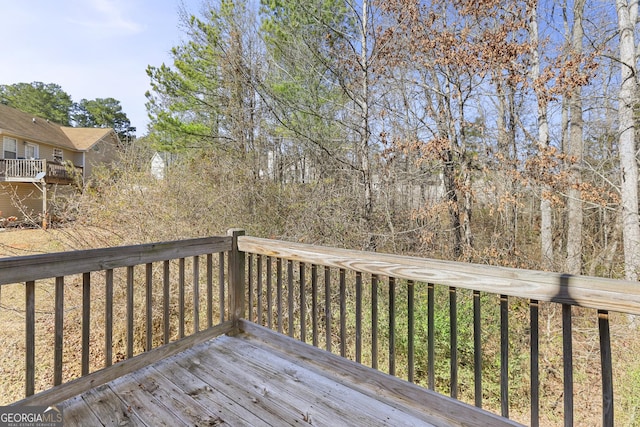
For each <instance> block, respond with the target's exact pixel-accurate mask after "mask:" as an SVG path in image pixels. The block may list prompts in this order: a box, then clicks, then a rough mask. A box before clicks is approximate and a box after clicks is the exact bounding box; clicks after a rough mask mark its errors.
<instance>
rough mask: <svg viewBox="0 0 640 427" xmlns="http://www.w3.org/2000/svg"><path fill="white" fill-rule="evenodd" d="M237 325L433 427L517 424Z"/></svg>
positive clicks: (287, 354)
mask: <svg viewBox="0 0 640 427" xmlns="http://www.w3.org/2000/svg"><path fill="white" fill-rule="evenodd" d="M240 326H241V329H242V331H243V332H244V333H245V334H246V337H247V339H249V340H250V341H251V342H253V340H256V341H259V342H260V343H262V345H265V346H269V347H270V348H271V349H272V351H273V352H274V354H276V355H278V356H280V357H282V358H284V359H287V360H295V361H296V362H298V363H299V361H300V360H304V361H305V366H306V367H308V368H309V369H311V370H316V369H317V372H322V373H324V374H325V375H331V378H332V379H333V380H335V381H337V382H339V383H341V384H345V385H347V386H349V387H351V388H357V390H358V391H359V392H361V393H363V394H367V395H369V396H371V397H373V398H374V399H379V400H382V399H386V400H385V402H387V403H389V404H391V402H395V404H396V405H399V406H398V407H400V406H401V407H402V408H403V410H405V411H406V412H408V413H410V414H412V415H414V416H418V417H422V418H423V419H425V420H426V421H427V422H430V423H433V424H435V425H452V426H457V425H478V426H480V425H491V426H495V427H499V426H520V425H521V424H518V423H517V422H515V421H512V420H508V419H505V418H502V417H500V416H498V415H496V414H492V413H490V412H487V411H485V410H483V409H479V408H476V407H474V406H471V405H468V404H466V403H463V402H460V401H457V400H455V399H451V398H449V397H446V396H442V395H440V394H438V393H435V392H433V391H431V390H428V389H424V388H422V387H419V386H417V385H415V384H412V383H409V382H407V381H404V380H402V379H400V378H396V377H394V376H390V375H387V374H384V373H382V372H380V371H376V370H373V369H371V368H368V367H366V366H364V365H361V364H359V363H356V362H353V361H351V360H348V359H344V358H341V357H339V356H337V355H335V354H332V353H329V352H326V351H322V350H320V349H317V348H315V347H313V346H309V345H306V344H304V343H302V342H300V341H297V340H294V339H291V338H289V337H286V336H283V335H278V334H274V333H273V332H272V331H269V330H268V329H266V328H263V327H260V326H259V325H256V324H254V323H250V322H246V321H242V322H241V323H240ZM285 349H286V350H285Z"/></svg>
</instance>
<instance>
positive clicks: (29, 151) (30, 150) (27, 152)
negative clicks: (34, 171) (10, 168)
mask: <svg viewBox="0 0 640 427" xmlns="http://www.w3.org/2000/svg"><path fill="white" fill-rule="evenodd" d="M39 151H40V150H39V149H38V146H37V145H36V144H31V143H29V142H27V143H25V146H24V157H25V159H32V160H35V159H37V158H38V155H39V153H38V152H39Z"/></svg>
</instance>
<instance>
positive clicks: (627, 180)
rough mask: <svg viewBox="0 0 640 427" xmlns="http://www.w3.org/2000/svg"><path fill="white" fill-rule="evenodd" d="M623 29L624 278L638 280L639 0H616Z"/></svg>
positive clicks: (620, 110) (620, 98) (620, 142)
mask: <svg viewBox="0 0 640 427" xmlns="http://www.w3.org/2000/svg"><path fill="white" fill-rule="evenodd" d="M616 8H617V10H618V29H619V31H620V72H621V79H620V81H621V83H620V92H619V94H618V104H619V105H618V131H619V136H618V145H619V150H620V168H621V172H622V176H621V181H620V185H621V195H622V225H623V236H622V239H623V248H624V264H625V278H626V279H627V280H634V281H635V280H638V267H639V266H640V221H639V219H638V163H637V161H636V156H635V154H636V153H635V152H636V141H635V134H636V126H635V120H634V115H633V109H634V107H635V105H636V102H637V101H636V93H637V91H638V83H637V80H636V56H635V38H634V27H635V23H636V19H637V16H638V2H637V0H631V2H628V1H627V0H616Z"/></svg>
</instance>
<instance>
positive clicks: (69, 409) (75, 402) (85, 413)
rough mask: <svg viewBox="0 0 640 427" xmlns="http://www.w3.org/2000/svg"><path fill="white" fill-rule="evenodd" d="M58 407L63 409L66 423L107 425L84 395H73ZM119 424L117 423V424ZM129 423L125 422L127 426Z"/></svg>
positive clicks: (70, 424) (71, 424)
mask: <svg viewBox="0 0 640 427" xmlns="http://www.w3.org/2000/svg"><path fill="white" fill-rule="evenodd" d="M58 409H60V410H62V414H63V417H64V423H65V425H69V426H100V425H105V423H103V422H102V421H100V419H99V418H98V417H97V416H96V415H95V413H94V412H93V410H92V409H91V408H90V407H89V405H88V404H87V402H85V401H84V399H82V396H76V397H73V398H71V399H69V400H67V401H65V402H64V404H62V405H58ZM112 419H113V416H112ZM116 425H117V424H116ZM125 425H127V424H123V426H125Z"/></svg>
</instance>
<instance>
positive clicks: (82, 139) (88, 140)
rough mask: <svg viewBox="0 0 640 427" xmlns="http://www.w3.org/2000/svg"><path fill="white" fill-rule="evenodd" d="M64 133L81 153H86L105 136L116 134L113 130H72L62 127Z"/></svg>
mask: <svg viewBox="0 0 640 427" xmlns="http://www.w3.org/2000/svg"><path fill="white" fill-rule="evenodd" d="M61 129H62V132H64V134H65V135H66V136H67V138H69V140H70V141H71V143H72V144H73V146H74V147H75V148H76V149H77V150H80V151H86V150H88V149H90V148H91V147H92V146H93V145H95V144H96V143H97V142H98V141H100V140H101V139H102V138H104V137H105V136H107V135H109V134H110V133H113V134H114V135H115V132H114V130H113V129H111V128H70V127H61Z"/></svg>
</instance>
